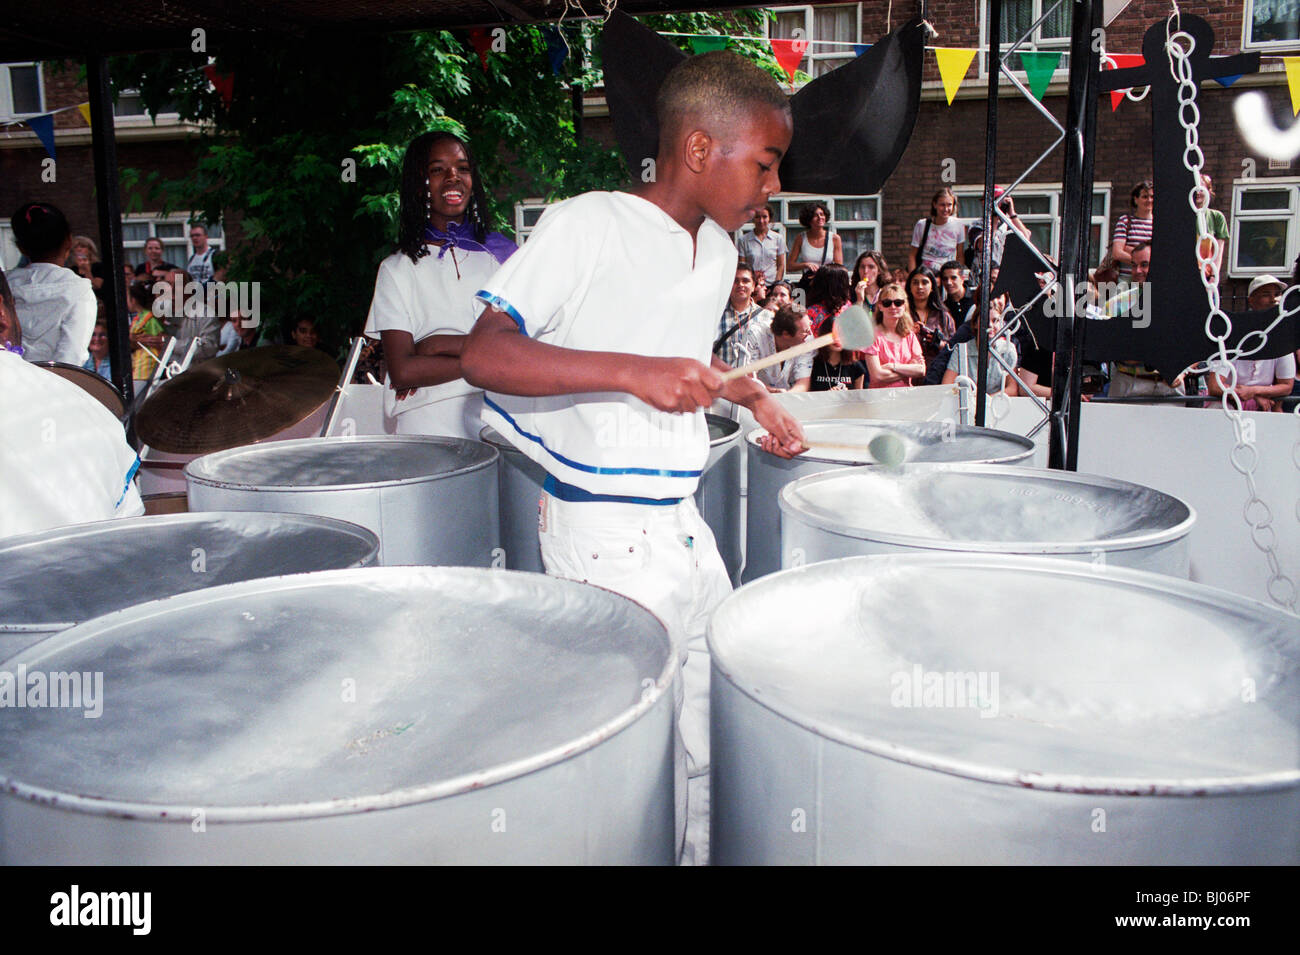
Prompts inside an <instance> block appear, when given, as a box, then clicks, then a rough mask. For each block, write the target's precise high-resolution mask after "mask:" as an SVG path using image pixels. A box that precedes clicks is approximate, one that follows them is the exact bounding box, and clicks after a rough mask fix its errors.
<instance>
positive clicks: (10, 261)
mask: <svg viewBox="0 0 1300 955" xmlns="http://www.w3.org/2000/svg"><path fill="white" fill-rule="evenodd" d="M21 257H22V253H21V252H19V251H18V243H17V242H15V241H14V230H13V227H12V226H10V225H9V220H8V219H4V220H3V221H0V268H3V269H4V270H5V271H6V272H8V271H9V270H10V269H13V268H17V267H18V260H19V259H20V258H21Z"/></svg>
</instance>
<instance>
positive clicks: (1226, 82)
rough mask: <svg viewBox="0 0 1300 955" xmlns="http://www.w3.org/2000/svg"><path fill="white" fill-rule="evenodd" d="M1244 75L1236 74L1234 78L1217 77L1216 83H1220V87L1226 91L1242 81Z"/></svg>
mask: <svg viewBox="0 0 1300 955" xmlns="http://www.w3.org/2000/svg"><path fill="white" fill-rule="evenodd" d="M1243 75H1244V74H1242V73H1234V74H1233V75H1232V76H1216V77H1215V78H1214V82H1216V83H1218V84H1219V85H1220V86H1222V87H1224V88H1225V89H1226V88H1227V87H1229V86H1231V85H1232V84H1233V83H1235V82H1237V80H1239V79H1241V78H1242V76H1243Z"/></svg>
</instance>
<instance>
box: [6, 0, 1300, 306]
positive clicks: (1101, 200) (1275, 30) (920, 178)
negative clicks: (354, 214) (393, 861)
mask: <svg viewBox="0 0 1300 955" xmlns="http://www.w3.org/2000/svg"><path fill="white" fill-rule="evenodd" d="M1045 2H1046V3H1048V4H1049V5H1050V0H1003V3H1004V6H1003V20H1004V32H1003V45H1004V47H1005V46H1006V45H1008V44H1009V42H1010V39H1011V37H1012V35H1013V30H1014V29H1015V27H1016V26H1017V25H1019V26H1021V27H1022V28H1025V27H1027V26H1028V25H1029V24H1030V23H1032V22H1033V21H1034V19H1036V18H1037V17H1038V16H1040V15H1041V13H1042V12H1043V10H1044V6H1043V5H1044V3H1045ZM985 3H986V0H931V2H929V3H927V4H926V6H925V10H926V16H927V18H928V19H929V21H930V22H931V23H932V24H933V25H934V27H935V28H936V29H937V30H938V33H939V36H938V37H937V38H933V39H932V40H931V41H930V44H931V45H937V46H944V47H959V48H982V47H983V46H984V45H985V42H986V38H985V37H984V23H985V17H986V10H985ZM1062 7H1063V9H1065V10H1068V9H1069V8H1070V7H1071V4H1070V3H1069V0H1066V2H1065V3H1064V4H1063V5H1062ZM1183 7H1184V9H1185V10H1186V11H1187V12H1189V13H1195V14H1197V15H1199V16H1202V17H1204V18H1205V19H1206V20H1207V21H1209V22H1210V23H1211V25H1212V26H1213V27H1214V29H1215V37H1216V42H1215V48H1214V50H1213V52H1214V53H1215V54H1227V53H1232V52H1236V51H1238V50H1241V49H1252V50H1259V51H1260V52H1261V54H1263V56H1264V58H1263V61H1262V64H1261V70H1260V72H1259V73H1258V74H1257V75H1254V76H1246V77H1242V78H1241V79H1240V80H1238V81H1237V82H1236V83H1235V84H1234V85H1233V86H1232V87H1231V89H1224V88H1223V87H1221V86H1220V85H1219V84H1217V83H1214V82H1207V83H1205V84H1204V85H1203V86H1202V89H1201V100H1200V102H1201V125H1200V142H1201V144H1202V148H1203V150H1204V152H1205V157H1206V161H1207V169H1208V171H1209V172H1210V173H1211V175H1212V176H1213V177H1214V182H1215V184H1216V190H1217V193H1218V195H1217V198H1216V200H1215V207H1216V208H1219V209H1221V210H1222V211H1223V212H1224V213H1225V214H1226V215H1227V216H1228V220H1229V224H1230V228H1231V229H1232V239H1231V240H1230V241H1229V245H1228V252H1227V256H1226V257H1225V262H1224V271H1225V273H1226V277H1225V292H1226V293H1227V294H1226V296H1225V297H1226V300H1227V301H1228V302H1233V303H1236V304H1240V303H1241V302H1242V301H1243V300H1244V290H1245V287H1246V285H1247V284H1248V282H1249V280H1250V278H1251V277H1252V276H1253V275H1257V274H1260V273H1262V272H1266V271H1269V272H1274V273H1282V272H1289V271H1290V265H1291V263H1292V262H1294V261H1295V258H1296V256H1297V254H1300V172H1298V169H1300V167H1297V165H1296V163H1295V162H1294V161H1293V162H1292V163H1290V164H1272V165H1271V164H1270V163H1269V161H1268V160H1266V159H1264V158H1262V157H1259V156H1255V155H1252V154H1251V153H1250V152H1249V150H1248V149H1247V148H1246V147H1245V145H1244V144H1243V143H1242V141H1241V139H1240V137H1239V136H1238V134H1237V132H1236V129H1235V127H1234V125H1233V121H1232V116H1231V104H1232V100H1233V99H1234V98H1235V97H1236V95H1237V94H1238V93H1240V92H1241V91H1242V90H1244V89H1261V90H1263V91H1264V92H1265V94H1266V95H1267V96H1268V98H1269V100H1270V102H1271V103H1272V105H1273V110H1274V114H1275V116H1277V117H1279V122H1281V121H1282V120H1283V119H1285V118H1288V117H1290V115H1291V113H1290V111H1289V109H1288V108H1287V107H1288V106H1289V100H1288V91H1287V87H1286V79H1285V73H1284V71H1283V66H1282V61H1281V59H1280V57H1279V54H1281V53H1300V40H1297V39H1296V37H1297V28H1298V24H1297V23H1296V22H1295V21H1296V19H1297V16H1300V14H1298V13H1297V4H1296V3H1295V2H1294V0H1229V2H1228V3H1226V4H1210V3H1205V2H1197V3H1186V4H1184V5H1183ZM771 9H773V10H774V11H776V19H775V22H774V23H773V24H772V26H771V30H772V33H773V35H775V36H782V37H790V36H794V35H796V34H795V32H794V31H795V30H803V31H804V32H803V34H802V35H803V36H804V37H806V38H810V39H812V40H813V41H838V42H840V43H841V44H845V45H839V46H836V45H823V44H822V43H819V42H814V44H813V45H812V46H811V47H810V53H809V56H808V57H807V58H805V60H804V61H803V63H802V65H801V68H802V69H803V70H804V71H805V72H809V73H811V74H813V75H819V74H820V73H822V72H824V71H826V70H829V69H833V68H834V67H835V66H836V65H838V64H839V63H841V62H844V61H845V59H846V58H848V57H851V56H852V55H853V54H852V48H851V46H848V45H847V44H851V43H853V42H867V43H869V42H871V41H872V40H874V39H875V38H876V37H878V36H880V35H881V34H883V33H885V32H887V30H888V29H889V28H890V27H891V26H897V25H898V23H899V22H900V21H901V20H902V19H905V18H907V17H910V16H912V15H913V14H914V13H915V11H916V9H917V7H915V6H913V5H911V4H893V5H891V4H887V3H883V2H866V3H849V4H844V3H825V4H822V3H818V4H815V5H810V6H793V7H773V8H771ZM1168 13H1169V4H1168V0H1133V2H1131V3H1130V4H1129V5H1128V7H1126V8H1125V9H1124V10H1123V12H1122V13H1120V15H1119V16H1118V18H1117V19H1115V20H1114V22H1113V23H1112V24H1111V25H1110V26H1109V27H1107V28H1106V31H1105V38H1104V39H1105V48H1106V49H1107V50H1108V51H1109V52H1112V53H1137V52H1140V47H1141V38H1142V34H1143V32H1144V31H1145V30H1146V28H1147V27H1148V26H1150V25H1151V24H1152V23H1154V22H1156V21H1157V20H1162V19H1164V18H1165V17H1167V16H1168ZM891 17H892V19H893V22H892V23H891V22H890V18H891ZM1063 17H1064V15H1063V14H1054V15H1052V16H1051V17H1049V18H1048V19H1047V20H1046V21H1045V22H1044V24H1043V25H1042V26H1041V27H1040V28H1039V30H1038V31H1037V35H1036V37H1035V39H1034V42H1033V44H1032V45H1031V47H1027V48H1032V49H1037V50H1055V51H1064V50H1065V49H1066V47H1067V46H1068V38H1069V23H1068V20H1067V19H1064V18H1063ZM1016 32H1019V31H1016ZM1067 66H1068V54H1067V55H1066V56H1065V57H1063V58H1062V61H1061V64H1060V67H1059V68H1058V69H1057V71H1056V73H1055V74H1054V76H1053V78H1052V82H1051V84H1050V86H1049V87H1048V90H1047V93H1046V95H1045V96H1044V98H1043V106H1044V107H1045V108H1046V109H1047V110H1048V111H1050V112H1051V113H1052V115H1054V116H1055V117H1056V118H1057V119H1058V121H1060V122H1062V123H1063V122H1064V118H1065V110H1066V98H1065V92H1066V77H1067V72H1066V68H1067ZM78 76H79V68H78V67H77V65H75V64H70V65H62V66H61V65H59V64H52V63H45V64H35V65H34V64H17V65H15V64H11V65H9V66H0V122H5V121H9V120H11V119H13V118H14V117H15V116H18V117H21V116H23V115H25V114H26V113H31V112H49V111H52V110H57V109H62V108H64V107H75V106H76V104H77V103H80V102H84V101H85V98H86V95H85V89H84V85H83V84H82V83H81V82H80V80H79V79H78ZM986 78H987V73H986V64H985V57H984V56H983V55H982V54H980V55H977V56H976V58H975V61H974V62H973V63H972V65H971V67H970V69H969V70H968V72H967V75H966V79H965V80H964V82H963V85H962V87H961V88H960V90H959V91H958V92H957V95H956V99H955V100H954V102H953V103H952V104H951V105H949V104H948V103H947V102H946V99H945V95H944V91H943V87H942V82H941V80H940V77H939V72H938V68H937V64H936V61H935V58H934V55H933V54H932V53H929V52H927V54H926V57H925V71H924V86H923V91H922V96H921V106H920V113H919V116H918V118H917V123H916V127H915V130H914V132H913V135H912V139H911V142H910V144H909V146H908V149H907V152H906V154H905V155H904V157H903V159H902V161H901V162H900V163H899V165H898V168H897V170H896V171H895V173H894V175H893V176H892V177H891V178H890V180H889V181H888V182H887V183H886V185H885V187H884V188H883V189H882V190H881V191H880V193H878V194H877V195H875V196H826V197H823V198H825V199H826V200H828V203H829V204H830V205H831V206H832V209H833V218H834V223H833V225H834V228H836V230H837V231H838V232H839V233H840V235H841V239H842V242H843V245H844V250H845V258H846V260H847V262H848V263H850V264H851V262H852V260H853V258H854V257H855V256H856V254H857V253H858V252H860V251H862V250H865V249H869V248H876V249H879V250H881V251H882V252H884V254H885V255H886V257H887V258H888V259H889V261H890V263H891V264H905V262H906V254H907V249H908V244H909V240H910V236H911V229H912V226H913V224H914V223H915V222H916V220H917V219H918V218H920V217H922V216H923V215H925V214H926V212H927V211H928V204H929V198H930V196H931V194H932V193H933V192H934V190H935V189H937V188H938V187H939V186H940V185H941V184H944V176H945V172H947V173H948V174H949V179H950V183H949V184H951V185H952V186H953V188H954V189H955V191H956V192H957V194H958V197H959V200H960V206H959V215H961V216H963V217H972V216H976V215H978V214H979V210H980V195H981V193H982V187H983V180H984V129H985V114H986V102H987V85H986V82H987V79H986ZM999 104H1000V105H999V120H998V128H999V135H998V169H997V178H998V180H999V181H1000V182H1007V181H1009V180H1011V179H1013V178H1014V177H1016V176H1017V175H1019V173H1020V171H1021V170H1022V169H1023V168H1024V167H1025V166H1026V165H1027V164H1028V163H1029V162H1031V161H1032V160H1033V158H1034V157H1037V156H1038V155H1040V154H1041V153H1042V152H1043V151H1044V150H1045V149H1046V148H1047V147H1048V145H1049V144H1050V143H1051V141H1052V139H1053V137H1054V135H1055V131H1054V130H1053V129H1052V128H1051V127H1050V126H1049V124H1048V123H1047V122H1046V121H1045V120H1044V119H1043V117H1042V116H1041V115H1040V114H1039V113H1038V111H1037V109H1036V108H1035V107H1034V106H1033V105H1032V104H1031V103H1029V102H1027V101H1026V100H1025V99H1024V98H1023V97H1022V96H1021V95H1020V94H1019V93H1018V92H1017V91H1016V90H1014V89H1013V88H1012V87H1011V85H1010V84H1009V83H1007V82H1006V81H1005V80H1004V81H1003V82H1002V84H1001V98H1000V100H999ZM584 109H585V115H586V129H587V132H588V133H589V134H591V135H594V136H595V137H597V138H599V139H602V140H604V141H606V142H611V141H612V138H613V137H612V130H611V127H610V124H609V119H608V111H607V109H606V108H605V105H604V102H603V99H602V98H601V96H600V95H599V91H597V93H596V95H593V96H590V97H588V100H587V103H586V104H585V107H584ZM118 112H119V116H118V119H117V140H118V162H119V166H120V167H122V168H128V167H134V168H137V169H141V170H145V171H148V170H157V171H158V172H159V173H160V174H161V175H162V176H164V177H167V178H171V177H174V176H178V175H181V174H183V172H184V171H185V170H186V169H187V168H189V165H190V163H192V156H193V152H192V150H193V148H194V147H193V145H192V143H191V142H190V141H189V140H191V138H192V137H193V136H194V135H195V134H196V130H195V129H194V128H193V127H191V126H188V125H186V124H183V123H180V122H179V121H178V120H177V118H176V117H175V116H167V115H163V116H160V117H158V118H157V122H156V123H155V122H154V121H153V120H151V119H150V118H149V117H147V116H144V115H143V114H142V113H141V112H140V110H139V106H138V103H137V102H136V101H135V100H134V98H132V97H129V96H127V97H123V99H122V101H121V102H120V103H119V105H118ZM1098 117H1099V121H1098V130H1097V146H1096V152H1095V172H1094V184H1095V192H1094V207H1093V213H1094V221H1093V237H1094V242H1093V248H1092V255H1093V260H1094V261H1095V260H1096V258H1097V257H1098V255H1099V254H1100V250H1101V249H1102V247H1104V245H1105V244H1106V243H1107V242H1108V241H1109V238H1110V233H1111V230H1112V228H1113V225H1114V222H1115V219H1116V217H1117V216H1118V215H1119V214H1120V213H1121V212H1123V211H1125V210H1126V209H1127V207H1128V196H1129V191H1130V189H1131V188H1132V186H1133V184H1134V183H1135V182H1137V181H1139V180H1141V179H1145V178H1148V177H1150V176H1151V174H1152V162H1153V160H1152V147H1151V115H1150V106H1149V102H1148V101H1145V100H1144V101H1140V102H1134V101H1131V100H1125V101H1124V102H1122V103H1121V104H1120V106H1119V109H1118V111H1116V112H1112V111H1111V108H1110V102H1109V97H1103V100H1102V102H1101V104H1100V105H1099V107H1098ZM54 122H55V134H56V140H57V149H58V156H59V162H58V165H57V178H56V180H55V181H54V182H46V181H44V179H43V178H42V171H43V166H42V162H41V161H42V160H43V159H44V158H45V152H44V150H43V148H42V147H41V145H40V144H39V142H38V141H37V140H36V137H35V135H34V134H33V133H31V132H30V131H28V130H27V129H26V127H24V126H7V127H5V128H4V135H3V136H0V212H3V214H4V219H3V221H0V260H2V261H3V263H4V264H5V265H7V266H8V265H12V264H13V262H14V261H15V260H16V257H17V256H16V250H14V249H13V248H12V243H11V241H10V237H9V227H8V221H7V216H8V210H11V209H12V208H14V207H15V206H17V205H18V204H19V203H20V202H21V201H24V200H27V199H31V198H47V199H50V200H51V201H54V202H56V203H58V204H59V205H60V206H62V207H63V208H64V209H65V211H66V212H67V213H68V215H69V218H70V220H71V221H72V225H73V228H74V230H75V231H78V232H85V233H87V234H89V235H92V236H96V237H97V236H98V227H97V222H96V217H95V208H94V200H93V195H92V193H91V188H90V170H91V160H90V147H89V139H90V131H89V128H88V127H87V125H86V123H85V121H84V120H83V119H82V117H81V114H80V113H79V112H78V111H77V110H76V109H68V110H67V111H65V112H61V113H58V114H57V115H56V116H55V120H54ZM1063 163H1064V152H1063V149H1061V148H1059V147H1058V148H1057V149H1056V150H1055V151H1054V152H1053V153H1052V154H1051V155H1049V156H1048V157H1047V159H1045V160H1044V162H1043V163H1042V164H1041V165H1040V166H1039V167H1038V169H1037V170H1036V171H1035V172H1033V173H1032V174H1031V175H1030V176H1029V178H1028V179H1027V180H1026V182H1025V183H1024V184H1023V185H1022V186H1021V187H1020V188H1019V190H1018V191H1017V194H1016V205H1017V211H1018V212H1019V213H1020V214H1021V216H1022V218H1023V219H1024V221H1025V222H1026V224H1028V225H1029V227H1030V228H1031V230H1032V231H1033V233H1034V237H1035V240H1036V242H1037V244H1038V245H1039V246H1040V247H1041V248H1043V249H1045V250H1046V251H1048V252H1049V253H1051V254H1053V255H1055V254H1057V253H1058V252H1059V243H1060V202H1061V185H1060V179H1061V171H1062V167H1063ZM806 199H807V197H799V196H781V197H778V206H779V215H778V218H779V220H780V221H781V222H782V223H783V224H784V226H785V228H786V231H787V234H788V236H789V238H790V239H793V236H794V234H796V233H797V231H798V229H799V226H798V221H797V218H798V211H799V209H800V208H801V206H802V205H803V202H804V201H806ZM123 208H124V209H127V210H130V211H129V212H128V214H127V215H126V217H125V220H126V237H127V239H126V245H127V250H128V251H127V255H128V258H130V259H131V260H132V261H138V260H139V259H140V258H141V257H142V252H140V251H138V250H139V249H140V247H142V246H143V242H144V239H145V238H147V237H148V236H149V235H155V234H156V235H159V236H161V237H162V238H163V239H164V242H165V243H166V246H167V253H168V256H169V257H170V258H174V259H175V260H178V261H179V260H180V257H181V256H184V255H188V251H189V248H188V236H187V234H186V230H185V228H184V216H183V215H179V216H173V217H171V218H170V219H167V220H159V218H158V217H157V215H156V213H157V210H153V209H148V208H145V207H143V206H142V204H141V200H140V199H139V198H138V197H132V196H129V195H124V196H123ZM539 211H540V206H535V205H528V204H525V205H522V206H520V207H518V208H517V209H516V225H517V229H518V231H519V232H520V233H521V237H524V238H526V235H527V232H528V230H529V228H530V226H531V225H532V223H534V222H535V221H536V217H537V214H538V212H539ZM227 216H228V219H229V220H230V223H231V224H234V225H237V221H238V210H227ZM214 244H216V245H218V246H220V245H221V244H222V237H221V235H220V234H219V232H218V233H217V234H214Z"/></svg>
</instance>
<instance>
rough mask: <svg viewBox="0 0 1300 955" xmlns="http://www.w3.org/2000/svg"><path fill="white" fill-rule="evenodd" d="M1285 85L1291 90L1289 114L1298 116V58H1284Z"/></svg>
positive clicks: (1299, 95) (1299, 99)
mask: <svg viewBox="0 0 1300 955" xmlns="http://www.w3.org/2000/svg"><path fill="white" fill-rule="evenodd" d="M1282 62H1283V63H1285V64H1286V85H1287V86H1289V87H1290V88H1291V112H1292V114H1293V115H1296V116H1300V56H1284V57H1282Z"/></svg>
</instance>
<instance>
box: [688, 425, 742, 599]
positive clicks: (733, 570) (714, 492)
mask: <svg viewBox="0 0 1300 955" xmlns="http://www.w3.org/2000/svg"><path fill="white" fill-rule="evenodd" d="M704 417H705V418H706V419H707V421H708V424H709V458H708V463H707V464H705V466H704V475H703V477H701V478H700V485H699V487H698V488H696V491H695V506H696V507H698V508H699V510H700V516H701V517H703V518H704V523H706V524H708V525H709V529H710V530H711V531H713V537H714V539H715V540H716V541H717V544H718V553H719V554H721V555H722V561H723V563H724V564H726V565H727V576H729V577H730V578H731V582H732V583H733V584H734V583H738V582H739V580H740V567H741V562H742V561H743V559H744V556H745V554H744V551H743V550H742V548H741V503H740V471H741V468H742V467H744V463H745V462H744V459H743V457H742V456H741V451H740V422H738V421H732V420H731V419H730V418H724V417H722V416H721V415H715V414H708V413H706V414H705V415H704Z"/></svg>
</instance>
